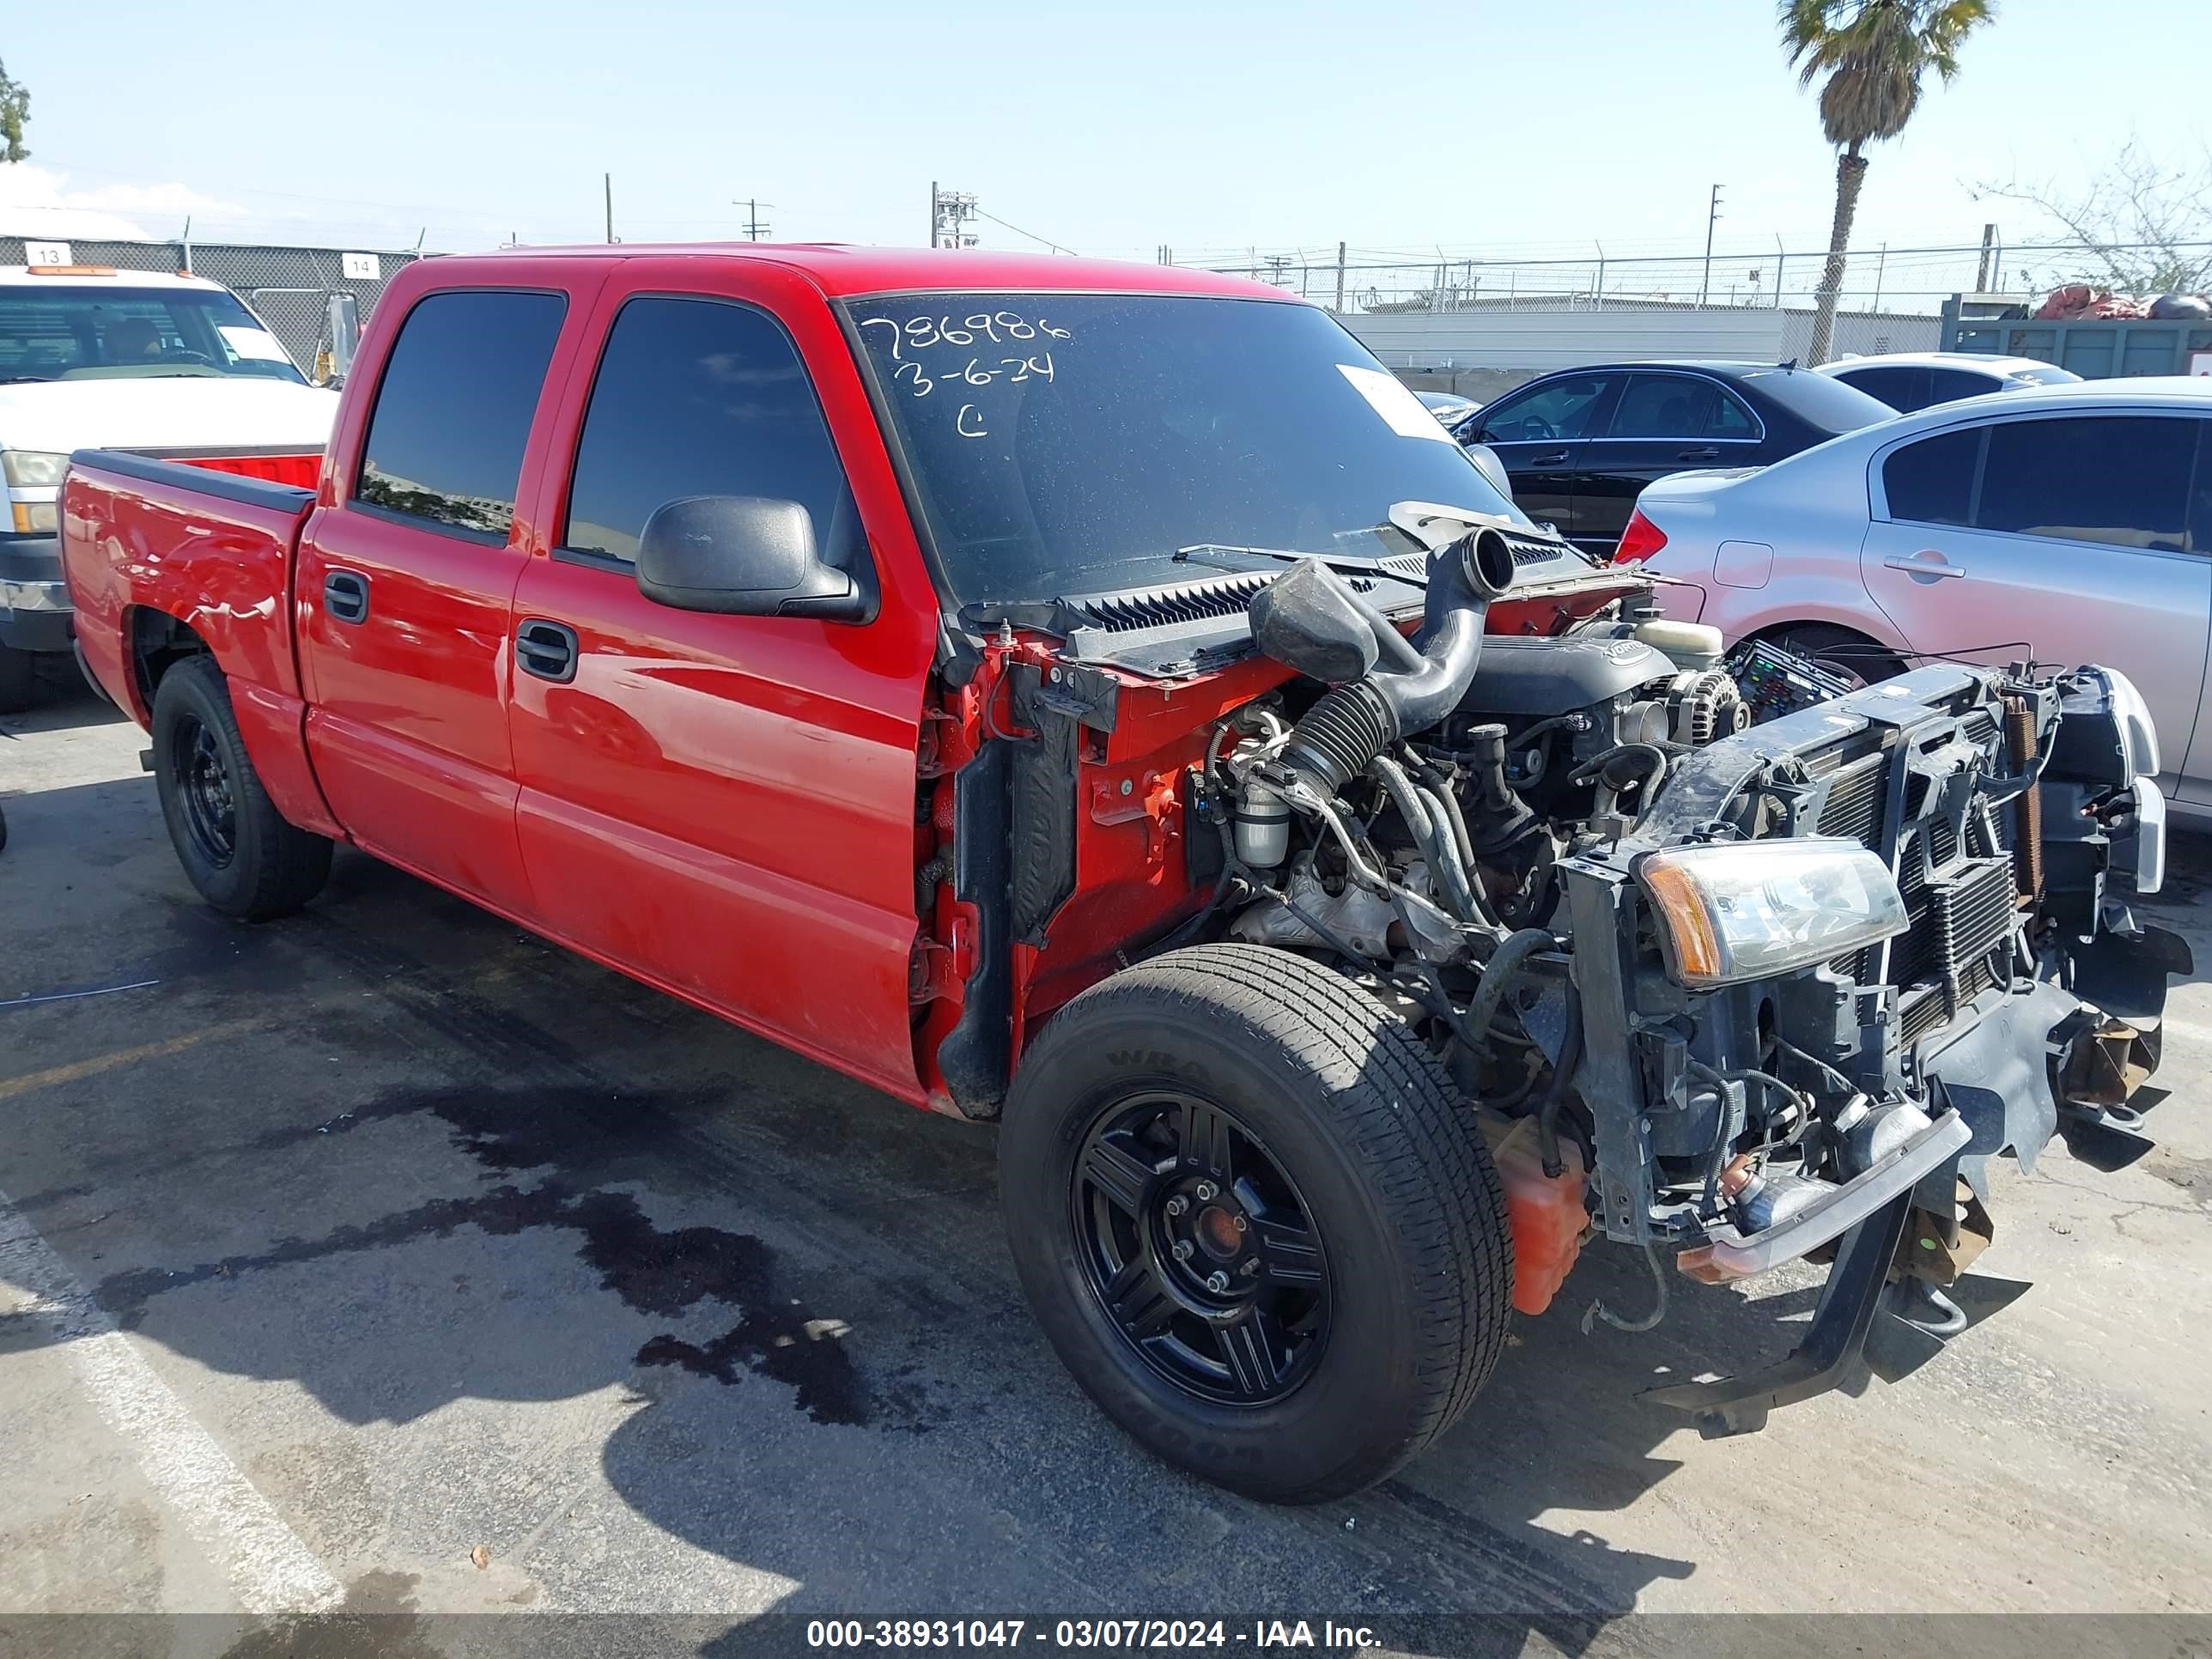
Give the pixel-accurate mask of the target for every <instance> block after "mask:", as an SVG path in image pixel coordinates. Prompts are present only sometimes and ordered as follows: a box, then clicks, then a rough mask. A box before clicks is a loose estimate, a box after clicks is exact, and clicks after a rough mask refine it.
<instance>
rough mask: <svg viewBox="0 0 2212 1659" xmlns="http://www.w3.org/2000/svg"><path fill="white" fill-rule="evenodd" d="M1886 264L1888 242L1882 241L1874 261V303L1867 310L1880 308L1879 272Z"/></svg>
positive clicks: (1887, 259)
mask: <svg viewBox="0 0 2212 1659" xmlns="http://www.w3.org/2000/svg"><path fill="white" fill-rule="evenodd" d="M1888 265H1889V244H1888V243H1887V242H1884V243H1883V244H1882V245H1881V258H1877V259H1876V260H1875V262H1874V304H1872V305H1871V306H1869V307H1867V308H1868V309H1869V311H1880V310H1881V273H1882V272H1883V271H1884V270H1886V269H1887V268H1888Z"/></svg>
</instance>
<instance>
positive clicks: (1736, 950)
mask: <svg viewBox="0 0 2212 1659" xmlns="http://www.w3.org/2000/svg"><path fill="white" fill-rule="evenodd" d="M1636 878H1637V880H1638V882H1639V883H1640V884H1642V885H1643V888H1644V894H1645V896H1647V897H1648V898H1649V899H1650V901H1651V908H1652V910H1653V912H1654V913H1655V914H1656V915H1657V917H1658V920H1659V937H1660V940H1661V945H1662V949H1663V950H1664V951H1665V952H1666V957H1667V970H1668V973H1669V974H1670V975H1672V976H1673V977H1674V979H1675V980H1676V981H1679V982H1680V983H1681V984H1683V985H1686V986H1690V987H1693V988H1698V989H1703V988H1705V987H1710V986H1716V985H1735V984H1740V983H1741V982H1742V981H1745V980H1753V979H1765V978H1767V977H1769V976H1770V975H1775V974H1780V973H1785V972H1787V971H1788V970H1789V969H1792V968H1802V967H1805V966H1806V965H1808V963H1815V962H1824V961H1826V959H1827V958H1829V957H1837V956H1841V955H1843V954H1844V952H1845V951H1855V950H1857V949H1858V948H1859V947H1860V946H1862V945H1872V944H1874V943H1875V941H1877V940H1879V939H1888V938H1890V937H1891V936H1892V935H1893V934H1897V933H1903V932H1904V931H1905V927H1906V925H1907V921H1906V917H1905V900H1904V898H1903V896H1901V895H1899V892H1898V890H1897V882H1896V880H1895V878H1893V877H1892V876H1891V874H1890V873H1889V868H1888V866H1887V865H1885V864H1884V863H1883V862H1882V861H1881V860H1880V859H1878V858H1876V857H1875V855H1874V854H1872V853H1869V851H1867V849H1866V848H1863V847H1862V846H1860V845H1859V844H1858V843H1857V842H1852V841H1834V840H1785V841H1757V842H1717V843H1714V844H1713V845H1711V846H1705V847H1682V848H1672V849H1669V850H1668V851H1666V852H1661V853H1654V854H1651V855H1650V857H1648V858H1646V859H1644V860H1643V862H1642V863H1640V864H1639V865H1638V866H1637V869H1636Z"/></svg>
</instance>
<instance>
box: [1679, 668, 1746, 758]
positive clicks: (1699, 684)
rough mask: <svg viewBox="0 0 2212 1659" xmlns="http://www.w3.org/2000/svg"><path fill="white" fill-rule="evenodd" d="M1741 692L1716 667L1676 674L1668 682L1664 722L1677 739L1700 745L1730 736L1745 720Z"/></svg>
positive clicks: (1733, 734)
mask: <svg viewBox="0 0 2212 1659" xmlns="http://www.w3.org/2000/svg"><path fill="white" fill-rule="evenodd" d="M1748 714H1749V711H1748V710H1747V709H1746V708H1744V706H1743V693H1742V692H1741V691H1739V690H1737V689H1736V684H1735V680H1734V679H1732V678H1729V675H1727V674H1726V673H1724V672H1723V671H1721V670H1720V669H1717V668H1709V669H1706V670H1705V671H1704V672H1702V673H1698V672H1691V673H1686V674H1677V675H1675V676H1674V678H1673V679H1671V680H1669V681H1668V683H1667V724H1668V729H1669V730H1670V731H1671V732H1673V734H1674V741H1675V742H1676V743H1686V744H1695V745H1699V746H1702V745H1703V744H1709V743H1712V742H1715V741H1717V740H1718V739H1719V738H1732V737H1734V736H1735V734H1736V733H1737V732H1741V730H1743V728H1744V726H1746V725H1747V723H1748Z"/></svg>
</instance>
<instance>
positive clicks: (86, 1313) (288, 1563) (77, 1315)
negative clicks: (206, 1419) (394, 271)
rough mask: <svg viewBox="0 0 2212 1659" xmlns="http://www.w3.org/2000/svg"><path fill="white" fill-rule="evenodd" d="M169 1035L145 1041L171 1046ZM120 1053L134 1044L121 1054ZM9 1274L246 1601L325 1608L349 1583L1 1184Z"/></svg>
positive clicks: (266, 1611)
mask: <svg viewBox="0 0 2212 1659" xmlns="http://www.w3.org/2000/svg"><path fill="white" fill-rule="evenodd" d="M161 1051H162V1049H161V1048H159V1047H157V1048H155V1049H153V1050H142V1051H140V1052H142V1053H144V1052H161ZM113 1058H114V1059H116V1060H120V1059H122V1058H124V1056H121V1055H118V1056H114V1057H113ZM0 1281H4V1282H5V1283H6V1284H9V1285H13V1286H15V1288H16V1289H17V1290H18V1291H21V1292H22V1293H23V1294H24V1295H26V1296H27V1297H28V1298H29V1301H28V1304H27V1305H25V1306H23V1307H21V1311H22V1312H26V1313H28V1314H30V1315H31V1316H33V1317H34V1318H36V1319H38V1320H40V1322H42V1323H44V1324H46V1326H47V1327H48V1328H50V1329H51V1330H52V1333H53V1335H54V1337H55V1340H57V1341H58V1343H59V1344H60V1345H61V1346H62V1347H63V1349H64V1352H67V1354H68V1355H69V1357H70V1361H71V1363H73V1364H75V1365H76V1369H77V1373H78V1375H79V1376H82V1378H83V1379H84V1384H85V1391H86V1393H87V1394H88V1395H90V1396H91V1398H92V1401H93V1404H94V1406H95V1407H97V1408H98V1409H99V1412H100V1416H101V1417H102V1418H103V1419H106V1423H107V1425H108V1426H109V1427H110V1428H111V1429H112V1430H113V1431H115V1432H116V1434H117V1435H118V1436H119V1437H121V1438H122V1439H123V1440H124V1442H125V1443H126V1444H128V1445H129V1446H130V1448H131V1452H132V1454H133V1455H135V1456H136V1457H137V1460H138V1463H139V1467H140V1468H143V1470H144V1471H145V1474H146V1478H147V1480H148V1481H149V1482H150V1483H151V1484H152V1486H153V1487H154V1489H155V1491H156V1492H159V1493H160V1494H161V1497H162V1498H163V1499H164V1501H166V1502H167V1504H168V1505H169V1506H170V1508H171V1509H172V1510H174V1511H175V1512H176V1514H177V1516H179V1519H181V1520H182V1521H183V1522H184V1524H185V1529H186V1531H188V1532H189V1533H190V1534H191V1536H192V1538H193V1540H194V1541H196V1542H197V1544H198V1545H199V1547H201V1548H202V1549H203V1550H204V1551H205V1552H206V1553H207V1555H208V1557H209V1559H211V1560H213V1561H214V1562H216V1564H217V1565H219V1566H220V1567H221V1568H222V1571H223V1572H224V1574H225V1576H226V1577H228V1579H229V1580H230V1585H231V1589H232V1590H233V1591H234V1593H235V1594H236V1595H237V1596H238V1600H239V1602H240V1605H241V1606H242V1607H245V1609H246V1611H247V1612H248V1613H256V1614H260V1615H263V1616H276V1615H279V1614H296V1613H319V1612H323V1611H325V1610H327V1609H329V1608H331V1607H337V1605H338V1604H339V1603H340V1602H341V1601H343V1600H344V1599H345V1592H344V1590H343V1589H342V1588H341V1587H340V1586H339V1584H338V1582H337V1579H336V1578H334V1577H331V1572H330V1570H329V1569H328V1568H327V1567H325V1566H324V1565H323V1564H322V1562H321V1561H320V1560H319V1559H317V1558H316V1556H315V1554H314V1553H313V1551H312V1550H310V1549H309V1548H308V1547H307V1545H306V1544H305V1543H303V1542H302V1541H301V1539H300V1536H299V1534H296V1533H295V1532H294V1531H293V1530H292V1529H291V1528H289V1527H288V1526H286V1525H285V1524H284V1522H283V1519H282V1518H281V1517H279V1516H278V1515H277V1513H276V1510H275V1509H273V1508H272V1507H271V1506H270V1503H269V1500H268V1499H267V1498H264V1497H263V1496H262V1495H261V1494H260V1493H259V1492H257V1491H255V1490H254V1488H253V1486H252V1483H251V1482H249V1481H248V1480H246V1477H245V1475H243V1474H240V1472H239V1468H238V1466H237V1465H236V1464H235V1463H234V1462H231V1461H230V1458H229V1456H228V1455H227V1454H226V1453H225V1452H224V1451H223V1449H222V1447H220V1446H218V1445H217V1444H216V1443H215V1440H214V1439H213V1437H211V1436H210V1435H209V1433H208V1431H206V1430H205V1429H204V1428H202V1427H201V1426H200V1425H199V1424H198V1423H197V1421H195V1420H194V1419H193V1417H192V1414H191V1411H190V1410H189V1409H188V1408H187V1407H185V1402H184V1401H182V1400H180V1399H179V1398H178V1397H177V1395H176V1392H175V1391H174V1390H173V1389H171V1388H170V1387H169V1385H168V1384H167V1383H164V1382H162V1381H161V1378H160V1377H159V1376H156V1375H155V1372H154V1368H153V1367H152V1366H151V1365H149V1364H147V1363H146V1360H145V1358H144V1357H143V1356H142V1355H141V1354H140V1353H139V1352H138V1351H137V1349H136V1348H134V1347H133V1346H131V1342H130V1340H129V1339H128V1338H126V1337H125V1335H124V1334H123V1333H122V1332H120V1331H119V1330H118V1329H117V1328H115V1325H114V1322H112V1321H111V1320H110V1319H109V1318H108V1317H107V1316H106V1314H105V1313H103V1312H102V1311H101V1310H100V1308H99V1306H98V1305H97V1304H95V1303H94V1301H93V1299H92V1297H91V1296H90V1295H89V1294H88V1292H87V1291H86V1290H85V1288H84V1286H83V1285H82V1283H80V1282H79V1280H78V1279H77V1277H76V1274H75V1273H71V1272H70V1269H69V1267H68V1265H67V1264H66V1263H64V1261H62V1259H61V1258H60V1257H59V1256H58V1255H55V1254H54V1252H53V1249H52V1247H51V1246H49V1245H48V1244H47V1243H46V1240H45V1239H44V1238H42V1237H40V1235H39V1231H38V1230H37V1229H36V1228H35V1227H33V1226H32V1225H31V1224H30V1223H29V1222H28V1221H27V1220H25V1219H24V1218H23V1217H22V1215H21V1212H18V1211H17V1210H16V1208H15V1205H14V1204H13V1202H11V1201H10V1200H9V1197H8V1195H7V1194H6V1193H4V1192H0Z"/></svg>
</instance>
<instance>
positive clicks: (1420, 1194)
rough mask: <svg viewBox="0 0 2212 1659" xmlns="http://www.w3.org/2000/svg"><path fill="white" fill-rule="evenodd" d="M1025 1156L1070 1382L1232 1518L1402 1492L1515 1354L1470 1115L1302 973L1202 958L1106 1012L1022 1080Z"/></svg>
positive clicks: (1186, 960)
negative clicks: (1222, 1498) (1229, 1509)
mask: <svg viewBox="0 0 2212 1659" xmlns="http://www.w3.org/2000/svg"><path fill="white" fill-rule="evenodd" d="M1116 1126H1133V1127H1116ZM1117 1137H1118V1139H1117ZM999 1146H1000V1197H1001V1204H1002V1207H1003V1209H1004V1212H1005V1216H1006V1233H1007V1237H1008V1240H1009V1242H1010V1243H1011V1244H1012V1249H1013V1254H1014V1261H1015V1267H1016V1270H1017V1272H1018V1274H1019V1275H1020V1278H1021V1281H1022V1286H1023V1289H1024V1291H1025V1292H1026V1293H1027V1295H1028V1297H1029V1300H1030V1306H1031V1308H1032V1309H1033V1310H1035V1312H1036V1318H1037V1322H1038V1323H1039V1324H1041V1325H1042V1327H1043V1328H1044V1331H1045V1334H1046V1336H1047V1337H1048V1339H1049V1340H1051V1342H1052V1345H1053V1346H1054V1348H1055V1349H1056V1350H1057V1351H1058V1352H1059V1354H1060V1358H1061V1360H1062V1361H1063V1362H1064V1363H1065V1364H1066V1366H1067V1368H1068V1370H1070V1371H1072V1372H1073V1374H1074V1376H1075V1378H1076V1380H1077V1381H1078V1382H1079V1383H1081V1384H1082V1386H1083V1387H1084V1388H1085V1389H1086V1390H1087V1391H1088V1392H1089V1393H1090V1395H1091V1397H1092V1398H1093V1399H1094V1400H1096V1401H1097V1402H1098V1404H1099V1406H1100V1407H1102V1408H1103V1410H1104V1411H1105V1412H1106V1413H1107V1415H1108V1416H1109V1417H1111V1418H1112V1419H1114V1420H1115V1422H1116V1423H1118V1424H1120V1425H1121V1427H1122V1428H1124V1429H1126V1430H1127V1431H1128V1432H1129V1433H1130V1434H1131V1435H1133V1436H1134V1437H1136V1438H1137V1439H1138V1440H1139V1441H1140V1442H1141V1443H1143V1444H1144V1445H1145V1446H1146V1448H1147V1449H1150V1450H1151V1451H1152V1452H1153V1453H1155V1454H1156V1455H1158V1456H1160V1457H1163V1458H1164V1459H1166V1460H1167V1461H1168V1462H1171V1463H1176V1464H1178V1465H1180V1466H1181V1467H1182V1468H1186V1469H1188V1470H1190V1471H1192V1472H1193V1473H1194V1474H1199V1475H1201V1476H1203V1477H1204V1478H1205V1479H1206V1480H1212V1481H1215V1482H1217V1483H1218V1484H1219V1485H1221V1486H1227V1487H1229V1488H1231V1489H1232V1490H1234V1491H1237V1492H1243V1493H1246V1494H1248V1495H1249V1496H1251V1497H1254V1498H1263V1499H1267V1500H1269V1501H1271V1502H1275V1503H1295V1504H1304V1503H1317V1502H1320V1501H1322V1500H1324V1499H1327V1498H1340V1497H1342V1496H1344V1495H1345V1494H1346V1493H1348V1492H1357V1491H1358V1490H1359V1489H1360V1488H1361V1487H1363V1486H1369V1485H1370V1484H1371V1483H1373V1482H1375V1481H1376V1480H1381V1479H1383V1477H1384V1476H1385V1475H1387V1474H1389V1473H1390V1472H1391V1471H1392V1470H1393V1469H1395V1468H1397V1467H1398V1466H1399V1465H1400V1464H1401V1463H1403V1462H1406V1461H1407V1459H1408V1458H1410V1457H1412V1456H1413V1455H1415V1454H1417V1453H1418V1452H1419V1451H1420V1450H1422V1449H1423V1448H1425V1447H1426V1446H1427V1445H1428V1444H1429V1443H1430V1442H1431V1441H1432V1440H1434V1439H1435V1438H1436V1437H1437V1436H1438V1435H1440V1434H1442V1433H1443V1431H1445V1430H1446V1429H1447V1428H1449V1427H1450V1425H1452V1423H1453V1422H1454V1421H1455V1419H1457V1418H1458V1417H1459V1415H1460V1413H1462V1412H1463V1411H1465V1410H1466V1408H1467V1406H1468V1402H1469V1401H1471V1400H1473V1399H1474V1395H1475V1393H1476V1391H1477V1390H1478V1389H1480V1388H1481V1386H1482V1385H1483V1383H1485V1382H1486V1381H1487V1380H1488V1378H1489V1376H1490V1373H1491V1370H1492V1367H1494V1366H1495V1365H1496V1364H1497V1362H1498V1354H1499V1352H1500V1351H1501V1350H1502V1349H1503V1347H1504V1340H1505V1328H1506V1324H1507V1322H1508V1319H1509V1316H1510V1312H1509V1310H1510V1307H1511V1300H1512V1287H1513V1254H1512V1243H1511V1236H1510V1232H1509V1231H1508V1227H1507V1224H1506V1217H1505V1205H1504V1192H1503V1189H1502V1188H1500V1186H1499V1184H1498V1173H1497V1170H1495V1169H1494V1168H1493V1167H1492V1164H1491V1161H1490V1155H1489V1153H1488V1152H1487V1150H1486V1148H1485V1146H1484V1145H1483V1141H1482V1138H1481V1135H1480V1133H1479V1132H1478V1131H1477V1129H1476V1127H1475V1125H1474V1118H1473V1115H1472V1113H1470V1112H1469V1111H1468V1109H1467V1107H1466V1106H1465V1104H1464V1103H1462V1101H1461V1100H1460V1099H1459V1098H1458V1097H1457V1095H1456V1093H1455V1091H1454V1090H1453V1088H1452V1086H1451V1084H1450V1081H1449V1079H1448V1078H1447V1077H1446V1076H1445V1075H1444V1073H1443V1070H1442V1068H1441V1067H1440V1066H1438V1065H1437V1063H1436V1061H1435V1060H1434V1059H1433V1058H1432V1057H1431V1055H1430V1054H1429V1053H1428V1051H1427V1050H1426V1049H1425V1048H1424V1047H1423V1046H1422V1045H1421V1044H1420V1043H1419V1042H1418V1041H1417V1040H1416V1039H1415V1037H1414V1036H1413V1033H1412V1032H1411V1031H1410V1030H1408V1029H1407V1026H1406V1025H1405V1024H1404V1023H1403V1022H1401V1020H1399V1019H1398V1018H1396V1017H1395V1015H1393V1014H1392V1013H1391V1012H1389V1010H1387V1009H1385V1008H1384V1007H1383V1006H1382V1004H1380V1003H1379V1002H1377V1001H1376V1000H1375V999H1374V998H1372V997H1370V996H1369V995H1367V994H1365V993H1364V992H1363V991H1361V990H1360V989H1359V988H1358V987H1356V986H1355V985H1353V984H1352V982H1351V981H1348V980H1346V979H1345V978H1344V977H1343V976H1342V975H1338V974H1335V973H1333V972H1331V971H1329V970H1328V969H1324V968H1322V967H1319V966H1317V965H1316V964H1315V963H1311V962H1309V961H1308V960H1306V959H1305V958H1304V957H1298V956H1294V955H1291V954H1290V953H1289V952H1287V951H1273V950H1266V949H1262V948H1261V947H1258V946H1254V945H1199V946H1195V947H1194V948H1192V949H1188V950H1182V951H1170V952H1169V953H1168V954H1167V955H1165V956H1163V957H1157V958H1155V959H1154V960H1152V961H1151V962H1148V963H1144V964H1142V965H1141V966H1139V967H1137V968H1133V969H1129V970H1128V971H1127V972H1125V973H1121V974H1119V975H1115V977H1113V978H1112V979H1109V980H1108V981H1105V982H1104V983H1103V984H1100V985H1097V986H1094V987H1091V989H1090V990H1088V991H1086V992H1085V993H1084V994H1082V995H1081V996H1079V997H1078V998H1076V999H1075V1000H1073V1001H1072V1002H1071V1003H1069V1004H1068V1005H1067V1006H1066V1007H1065V1008H1064V1009H1062V1010H1061V1011H1060V1012H1059V1013H1058V1014H1056V1015H1055V1016H1054V1018H1053V1019H1052V1022H1051V1024H1049V1025H1048V1026H1047V1027H1046V1029H1045V1030H1044V1033H1043V1035H1042V1036H1040V1037H1039V1038H1038V1040H1037V1042H1036V1044H1035V1046H1034V1047H1032V1048H1031V1049H1030V1053H1029V1054H1028V1055H1027V1057H1026V1058H1025V1059H1024V1061H1023V1063H1022V1066H1021V1069H1020V1070H1019V1072H1018V1073H1017V1074H1016V1076H1015V1079H1014V1084H1013V1088H1012V1091H1011V1092H1010V1093H1009V1095H1008V1097H1007V1101H1006V1118H1005V1123H1004V1125H1003V1127H1002V1129H1001V1132H1000V1143H999ZM1224 1176H1226V1179H1224ZM1217 1183H1218V1184H1217ZM1117 1194H1118V1196H1117ZM1178 1199H1180V1200H1182V1208H1181V1209H1176V1207H1174V1205H1175V1201H1176V1200H1178ZM1254 1241H1257V1243H1255V1242H1254ZM1193 1242H1195V1243H1196V1244H1197V1245H1199V1246H1200V1247H1201V1248H1200V1249H1189V1250H1187V1251H1186V1254H1184V1255H1175V1254H1174V1247H1175V1246H1176V1245H1177V1244H1182V1245H1185V1246H1188V1245H1190V1244H1192V1243H1193Z"/></svg>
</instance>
